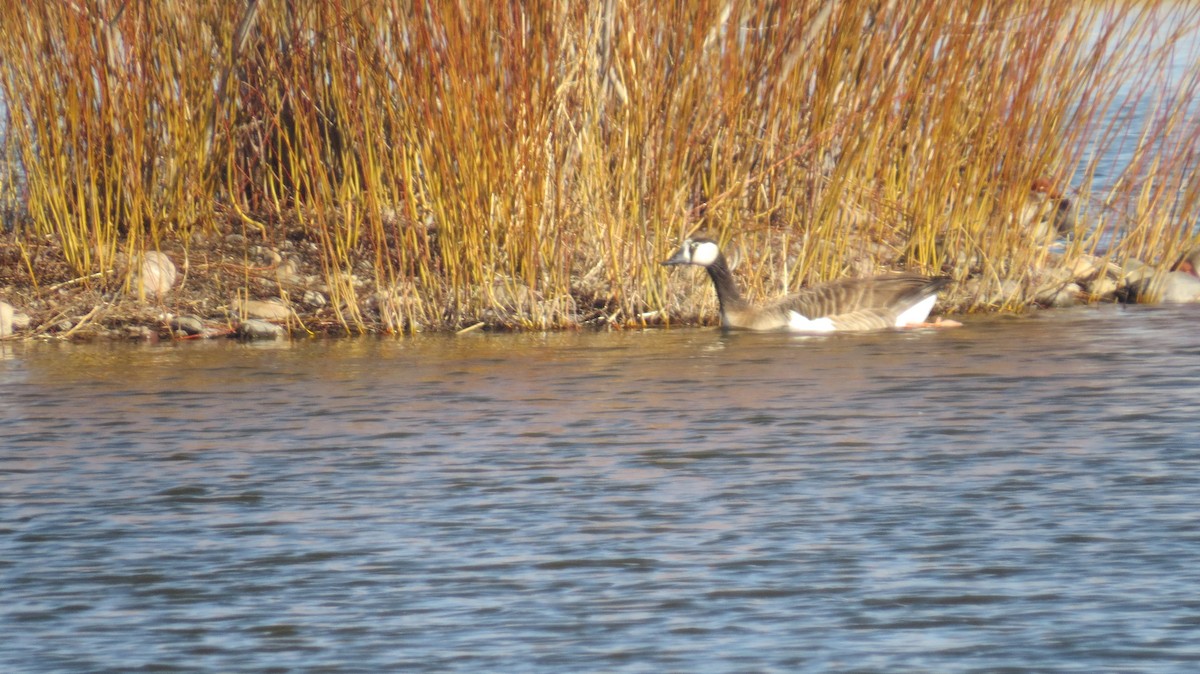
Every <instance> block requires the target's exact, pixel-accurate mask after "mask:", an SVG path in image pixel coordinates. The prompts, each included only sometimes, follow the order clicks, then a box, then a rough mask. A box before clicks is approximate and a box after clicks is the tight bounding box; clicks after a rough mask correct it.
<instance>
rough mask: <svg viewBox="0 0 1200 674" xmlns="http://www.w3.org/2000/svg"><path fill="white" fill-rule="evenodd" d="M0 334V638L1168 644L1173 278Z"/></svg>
mask: <svg viewBox="0 0 1200 674" xmlns="http://www.w3.org/2000/svg"><path fill="white" fill-rule="evenodd" d="M964 320H965V322H966V323H967V325H966V326H965V327H963V328H960V329H956V330H942V331H925V332H908V333H901V332H891V333H883V334H874V335H866V336H835V337H826V338H797V337H792V336H787V335H752V334H748V335H740V334H739V335H723V334H721V333H720V332H719V331H715V330H674V331H652V332H641V333H614V334H554V335H549V336H521V335H486V334H472V335H465V336H462V337H457V338H454V337H422V338H415V339H397V340H343V341H322V342H312V343H295V344H282V343H281V344H267V345H258V344H252V345H245V344H236V343H227V342H221V343H186V344H163V345H150V346H145V345H125V344H118V345H97V346H79V345H56V344H12V343H7V344H4V343H0V445H2V446H3V450H2V451H0V633H3V635H4V639H3V645H2V646H0V671H5V672H131V671H169V672H576V671H604V672H665V671H670V672H796V671H806V672H822V671H828V672H886V673H891V674H894V673H896V672H1100V671H1103V672H1195V671H1198V669H1200V594H1198V591H1197V588H1200V516H1198V515H1200V387H1198V386H1197V382H1198V381H1200V333H1197V331H1196V330H1195V329H1194V327H1193V326H1194V325H1195V324H1196V322H1197V321H1200V307H1198V306H1190V307H1189V306H1184V307H1131V308H1120V307H1114V306H1105V307H1090V308H1084V309H1079V310H1070V311H1061V312H1054V313H1049V312H1047V313H1043V314H1038V315H1035V316H1033V317H1027V318H995V317H989V318H973V317H970V316H968V317H965V319H964Z"/></svg>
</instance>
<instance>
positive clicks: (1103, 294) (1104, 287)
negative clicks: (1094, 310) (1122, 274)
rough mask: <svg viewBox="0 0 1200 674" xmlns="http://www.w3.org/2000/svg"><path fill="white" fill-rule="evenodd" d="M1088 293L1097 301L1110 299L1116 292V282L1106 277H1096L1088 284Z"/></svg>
mask: <svg viewBox="0 0 1200 674" xmlns="http://www.w3.org/2000/svg"><path fill="white" fill-rule="evenodd" d="M1088 292H1090V293H1091V294H1092V296H1093V297H1096V298H1099V299H1110V298H1112V297H1113V295H1115V294H1116V292H1117V282H1116V281H1114V280H1113V279H1111V278H1109V277H1108V276H1097V277H1096V278H1095V279H1093V280H1092V282H1091V283H1089V284H1088Z"/></svg>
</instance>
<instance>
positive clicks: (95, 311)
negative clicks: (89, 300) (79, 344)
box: [59, 304, 106, 339]
mask: <svg viewBox="0 0 1200 674" xmlns="http://www.w3.org/2000/svg"><path fill="white" fill-rule="evenodd" d="M105 306H106V305H104V304H97V305H96V306H94V307H92V310H91V311H89V312H88V313H87V315H86V316H84V317H83V318H81V319H79V322H78V323H76V324H75V327H73V328H71V329H70V330H67V331H66V332H64V333H63V334H61V335H59V338H60V339H67V338H68V337H70V336H71V335H73V334H75V332H76V331H77V330H79V329H80V328H82V327H83V326H84V325H85V324H86V323H87V322H88V321H90V320H92V319H93V318H95V317H96V314H98V313H100V310H101V309H103V308H104V307H105Z"/></svg>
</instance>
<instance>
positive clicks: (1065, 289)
mask: <svg viewBox="0 0 1200 674" xmlns="http://www.w3.org/2000/svg"><path fill="white" fill-rule="evenodd" d="M1082 292H1083V289H1082V288H1080V287H1079V285H1078V284H1075V283H1061V284H1055V285H1050V286H1044V287H1042V288H1041V289H1040V290H1038V292H1037V294H1036V295H1035V296H1034V301H1035V302H1037V303H1038V304H1040V305H1042V306H1044V307H1052V308H1055V309H1061V308H1065V307H1072V306H1075V305H1076V304H1077V303H1078V302H1079V295H1080V293H1082Z"/></svg>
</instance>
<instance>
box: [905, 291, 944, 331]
mask: <svg viewBox="0 0 1200 674" xmlns="http://www.w3.org/2000/svg"><path fill="white" fill-rule="evenodd" d="M934 302H937V295H930V296H929V297H926V298H925V299H923V300H921V301H920V302H917V303H916V304H914V305H912V306H911V307H909V308H907V309H905V310H904V311H902V312H900V315H899V316H897V317H896V327H897V328H903V327H904V326H906V325H918V324H920V323H924V322H925V319H926V318H929V312H930V311H931V310H932V309H933V304H934Z"/></svg>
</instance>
